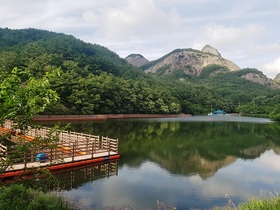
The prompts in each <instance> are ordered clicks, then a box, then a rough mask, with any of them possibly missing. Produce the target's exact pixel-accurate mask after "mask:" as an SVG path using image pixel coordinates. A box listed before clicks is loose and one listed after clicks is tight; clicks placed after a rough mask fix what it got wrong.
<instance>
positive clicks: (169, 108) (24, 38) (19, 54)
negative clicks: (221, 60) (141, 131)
mask: <svg viewBox="0 0 280 210" xmlns="http://www.w3.org/2000/svg"><path fill="white" fill-rule="evenodd" d="M0 37H1V39H0V40H1V41H0V63H1V66H0V72H1V78H3V75H7V74H11V75H13V76H15V75H14V72H15V71H16V72H17V74H19V73H20V74H21V76H20V77H18V76H17V77H16V78H14V79H16V80H17V81H10V83H11V84H15V82H17V84H18V85H17V87H15V86H16V85H12V86H13V88H18V91H23V89H21V88H20V87H23V86H24V85H25V84H26V82H27V81H25V78H26V76H24V75H26V74H29V75H31V76H32V77H33V78H34V79H35V80H34V81H28V83H27V84H29V83H30V87H29V88H30V89H32V88H31V86H35V85H36V84H32V83H36V82H37V84H40V85H43V84H45V83H44V82H43V81H42V79H43V78H46V73H48V72H52V71H54V70H56V69H60V77H49V78H48V81H49V83H48V85H49V87H50V88H51V89H52V90H53V91H55V92H56V93H57V96H59V98H58V97H57V98H56V99H57V100H56V102H55V103H50V104H47V105H46V109H45V110H44V111H42V109H39V108H38V107H37V108H36V110H38V111H39V112H38V113H41V114H114V113H161V114H162V113H164V114H171V113H172V114H173V113H188V114H206V113H208V112H210V111H211V108H213V109H224V110H225V111H227V112H237V111H242V112H243V113H249V111H248V110H247V111H245V110H244V107H246V105H247V106H250V105H252V104H254V106H256V105H257V106H259V105H258V104H257V103H253V101H255V102H256V101H260V100H261V99H264V100H265V101H267V102H266V103H265V105H266V106H269V107H270V108H269V110H270V111H269V114H272V113H277V110H278V107H279V103H278V101H277V100H278V99H277V96H279V95H280V94H279V89H278V90H273V89H271V88H270V87H267V86H265V85H261V84H258V83H254V82H251V81H248V80H246V79H244V78H242V74H243V73H244V72H246V71H247V72H248V71H252V72H253V71H255V70H254V69H244V70H241V71H236V72H230V71H228V70H227V69H226V68H225V67H222V66H217V65H212V66H207V67H205V69H204V70H203V71H202V73H201V75H200V77H197V78H194V77H191V76H186V75H184V73H183V72H182V71H177V72H174V73H173V74H171V75H168V76H167V75H160V74H159V75H155V76H151V75H146V74H145V73H144V72H143V70H142V69H138V68H136V67H134V66H132V65H131V64H128V63H127V62H126V61H125V60H124V59H122V58H120V57H119V56H118V55H117V54H116V53H114V52H112V51H110V50H108V49H107V48H105V47H102V46H100V45H97V44H90V43H85V42H83V41H82V40H79V39H76V38H75V37H73V36H71V35H66V34H61V33H53V32H49V31H44V30H37V29H23V30H11V29H7V28H6V29H0ZM12 70H13V71H12ZM11 71H12V72H11ZM35 81H36V82H35ZM3 82H4V80H2V79H1V83H3ZM5 82H6V83H9V82H8V81H7V80H5ZM31 84H32V85H31ZM27 90H28V89H26V91H27ZM27 92H28V93H29V92H31V91H30V90H28V91H27ZM22 94H23V95H24V94H27V93H22ZM32 94H34V95H33V96H34V100H35V101H36V100H37V99H38V98H40V99H41V100H42V99H44V96H41V95H40V92H39V93H36V92H32ZM13 103H16V100H15V101H14V102H13ZM30 103H31V102H30ZM268 103H269V104H268ZM10 106H12V104H10ZM240 106H241V107H242V106H244V107H243V109H240ZM44 108H45V107H44ZM267 110H268V109H267ZM3 111H4V110H3ZM22 114H24V113H23V112H22ZM273 115H275V114H273ZM276 115H277V114H276Z"/></svg>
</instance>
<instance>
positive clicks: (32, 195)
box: [0, 185, 74, 210]
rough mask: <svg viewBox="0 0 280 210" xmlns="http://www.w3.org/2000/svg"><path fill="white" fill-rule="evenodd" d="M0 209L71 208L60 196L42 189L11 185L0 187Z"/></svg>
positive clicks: (46, 209) (51, 209) (70, 209)
mask: <svg viewBox="0 0 280 210" xmlns="http://www.w3.org/2000/svg"><path fill="white" fill-rule="evenodd" d="M0 209H1V210H73V209H74V208H73V207H71V205H70V204H69V203H68V202H67V201H65V200H64V199H63V198H62V197H59V196H57V195H54V194H49V193H43V192H42V191H37V190H33V189H31V188H26V187H24V186H22V185H11V186H8V187H1V188H0Z"/></svg>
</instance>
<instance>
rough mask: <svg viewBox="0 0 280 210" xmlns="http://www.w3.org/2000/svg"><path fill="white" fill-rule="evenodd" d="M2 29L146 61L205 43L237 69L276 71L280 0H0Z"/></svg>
mask: <svg viewBox="0 0 280 210" xmlns="http://www.w3.org/2000/svg"><path fill="white" fill-rule="evenodd" d="M0 27H1V28H6V27H7V28H11V29H23V28H37V29H45V30H49V31H53V32H60V33H65V34H71V35H73V36H75V37H76V38H79V39H81V40H83V41H85V42H89V43H95V44H99V45H102V46H104V47H106V48H108V49H109V50H111V51H114V52H115V53H117V54H118V55H119V56H120V57H122V58H125V57H126V56H128V55H129V54H134V53H137V54H141V55H143V56H144V57H145V58H147V59H148V60H150V61H151V60H155V59H158V58H160V57H162V56H164V55H166V54H167V53H169V52H171V51H173V50H174V49H178V48H180V49H182V48H193V49H197V50H201V49H202V48H203V47H204V46H205V45H206V44H209V45H211V46H213V47H215V48H216V49H217V50H218V51H219V52H220V53H221V55H222V57H224V58H226V59H229V60H231V61H233V62H234V63H236V64H237V65H239V66H240V68H247V67H249V68H257V69H259V70H260V71H262V72H263V73H264V74H265V75H266V76H267V77H269V78H272V79H273V78H274V77H275V76H276V75H277V74H278V73H280V35H279V34H280V0H266V1H264V0H28V1H24V0H0Z"/></svg>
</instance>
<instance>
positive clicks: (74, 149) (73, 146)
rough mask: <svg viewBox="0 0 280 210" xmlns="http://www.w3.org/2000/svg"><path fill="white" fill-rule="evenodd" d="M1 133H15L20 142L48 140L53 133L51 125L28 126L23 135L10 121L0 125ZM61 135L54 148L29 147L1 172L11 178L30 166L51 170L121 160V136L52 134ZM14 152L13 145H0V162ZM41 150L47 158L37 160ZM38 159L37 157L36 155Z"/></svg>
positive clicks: (31, 167) (62, 131)
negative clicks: (119, 140)
mask: <svg viewBox="0 0 280 210" xmlns="http://www.w3.org/2000/svg"><path fill="white" fill-rule="evenodd" d="M0 132H1V133H12V134H13V135H12V138H11V140H12V142H14V143H15V144H17V143H18V142H19V141H20V140H22V139H24V140H25V141H31V142H32V141H35V140H36V139H47V138H49V135H50V133H51V131H50V128H47V127H44V128H40V129H31V128H30V129H28V131H27V132H25V134H24V135H22V134H20V131H19V130H15V131H14V130H13V124H12V122H11V121H7V122H6V123H5V125H4V126H3V127H1V128H0ZM51 135H52V137H56V138H58V142H57V144H56V145H55V146H54V147H53V148H50V147H46V148H44V149H30V150H28V152H27V153H25V154H24V157H22V158H21V161H20V162H18V163H16V164H12V165H9V166H8V167H7V168H6V171H5V174H4V175H0V178H1V177H2V176H4V177H8V176H15V175H17V174H20V173H24V171H26V170H28V169H34V168H38V167H47V168H48V169H49V170H57V169H63V168H68V167H74V166H78V165H83V164H90V163H96V162H103V161H106V160H112V159H118V158H119V157H120V155H119V154H118V139H112V138H109V137H104V136H101V137H100V136H96V135H91V134H84V133H77V132H71V131H64V130H57V131H55V133H52V134H51ZM13 153H14V150H13V149H12V146H6V145H2V144H0V162H1V161H2V162H3V161H5V160H6V159H7V158H8V157H11V155H12V154H13ZM39 153H44V154H45V155H47V157H48V159H47V160H46V161H38V160H36V157H37V155H38V154H39ZM37 159H38V158H37Z"/></svg>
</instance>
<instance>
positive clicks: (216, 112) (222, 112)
mask: <svg viewBox="0 0 280 210" xmlns="http://www.w3.org/2000/svg"><path fill="white" fill-rule="evenodd" d="M208 115H227V113H226V112H225V111H223V110H220V109H217V110H216V111H214V112H211V113H209V114H208Z"/></svg>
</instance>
